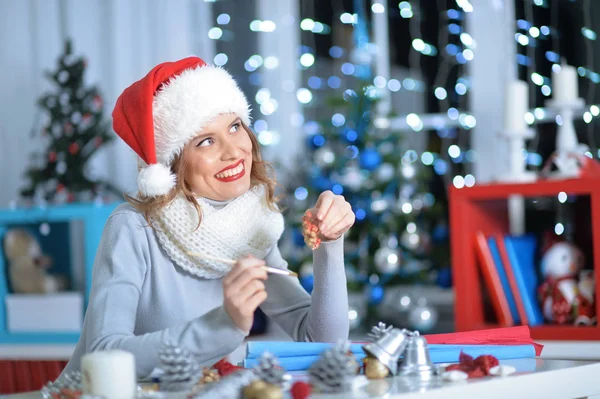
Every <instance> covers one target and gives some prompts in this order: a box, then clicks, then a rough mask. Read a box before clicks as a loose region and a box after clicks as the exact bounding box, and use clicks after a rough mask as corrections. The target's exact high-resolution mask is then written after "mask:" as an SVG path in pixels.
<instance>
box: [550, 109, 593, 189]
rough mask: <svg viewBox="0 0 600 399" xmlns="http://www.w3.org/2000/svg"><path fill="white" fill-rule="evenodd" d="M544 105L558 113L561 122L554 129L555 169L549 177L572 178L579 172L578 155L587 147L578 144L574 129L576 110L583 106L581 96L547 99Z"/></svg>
mask: <svg viewBox="0 0 600 399" xmlns="http://www.w3.org/2000/svg"><path fill="white" fill-rule="evenodd" d="M546 105H547V106H548V107H549V108H551V109H553V110H555V112H556V113H557V115H560V117H561V119H562V124H559V125H558V128H557V131H556V150H555V152H554V154H553V155H552V163H553V164H554V165H555V166H556V170H555V171H552V172H549V173H548V177H549V178H574V177H578V176H579V174H580V172H581V162H579V159H580V156H581V155H584V154H585V152H586V151H588V150H589V147H588V146H587V145H585V144H580V143H579V140H578V139H577V132H576V131H575V124H574V123H573V119H574V116H575V112H576V111H580V110H581V109H583V108H584V107H585V101H584V100H583V98H574V99H572V100H563V99H561V100H548V101H547V102H546Z"/></svg>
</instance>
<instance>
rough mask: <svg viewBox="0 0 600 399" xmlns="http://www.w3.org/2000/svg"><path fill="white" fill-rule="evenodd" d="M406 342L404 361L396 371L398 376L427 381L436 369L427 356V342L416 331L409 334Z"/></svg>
mask: <svg viewBox="0 0 600 399" xmlns="http://www.w3.org/2000/svg"><path fill="white" fill-rule="evenodd" d="M407 341H408V343H407V345H406V350H405V351H404V359H403V360H402V364H401V365H400V369H399V370H398V375H401V376H406V377H419V378H420V379H421V380H429V379H430V378H431V377H433V376H434V375H435V372H436V369H435V367H434V366H433V363H432V362H431V357H430V356H429V348H428V347H427V340H426V339H425V337H422V336H420V335H419V332H418V331H415V332H414V333H411V335H410V336H409V337H408V339H407Z"/></svg>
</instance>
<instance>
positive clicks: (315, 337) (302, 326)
mask: <svg viewBox="0 0 600 399" xmlns="http://www.w3.org/2000/svg"><path fill="white" fill-rule="evenodd" d="M265 262H266V263H267V265H269V266H272V267H279V268H287V262H286V261H285V260H284V259H283V258H282V256H281V253H280V252H279V249H278V248H277V246H275V247H274V248H273V250H272V251H271V252H270V253H269V255H267V257H266V258H265ZM313 269H314V279H315V281H314V288H313V291H312V295H309V294H308V293H307V292H306V290H305V289H304V288H303V287H302V286H301V285H300V282H299V281H298V279H296V278H293V277H289V276H282V275H277V274H269V278H268V279H267V283H266V289H267V294H268V298H267V300H266V301H265V302H264V303H263V304H262V305H261V309H262V310H263V311H264V312H265V313H266V314H267V315H268V316H269V317H270V318H271V319H273V320H274V321H275V322H276V323H277V324H278V325H279V326H280V327H281V328H282V329H283V330H284V331H285V332H286V333H287V334H288V335H290V337H292V338H293V339H294V340H295V341H314V342H336V341H338V340H340V339H347V338H348V332H349V320H348V291H347V286H346V272H345V269H344V239H343V237H342V238H340V239H338V240H336V241H332V242H325V243H322V244H321V245H320V246H319V248H318V249H317V250H315V251H314V252H313Z"/></svg>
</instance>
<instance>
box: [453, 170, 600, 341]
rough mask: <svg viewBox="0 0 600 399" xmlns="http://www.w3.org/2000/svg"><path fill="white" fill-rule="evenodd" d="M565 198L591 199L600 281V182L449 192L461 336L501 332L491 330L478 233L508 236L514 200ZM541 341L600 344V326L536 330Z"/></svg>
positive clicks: (551, 182) (598, 286) (545, 182)
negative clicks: (477, 246)
mask: <svg viewBox="0 0 600 399" xmlns="http://www.w3.org/2000/svg"><path fill="white" fill-rule="evenodd" d="M560 192H565V193H567V195H579V196H589V198H590V208H591V209H590V212H591V214H590V219H589V220H590V223H591V225H592V236H593V237H592V240H593V241H592V242H593V249H592V251H593V255H594V256H593V261H594V265H593V266H594V273H595V275H596V276H600V253H598V250H600V178H581V179H568V180H542V181H538V182H535V183H524V184H481V185H476V186H474V187H465V188H460V189H458V188H456V187H451V188H450V189H449V211H450V245H451V264H452V279H453V282H454V291H455V317H456V329H457V330H458V331H469V330H477V329H482V328H493V327H497V326H494V325H490V324H489V323H487V324H486V322H485V318H484V306H483V300H484V297H483V290H484V289H485V287H484V286H483V285H482V283H481V279H480V278H479V276H480V272H479V265H478V263H477V258H476V251H475V232H477V231H482V232H483V233H484V234H485V235H490V234H507V233H508V231H509V228H508V198H509V197H510V196H511V195H520V196H523V197H551V196H556V195H558V194H559V193H560ZM599 292H600V278H597V279H596V313H597V314H598V315H600V300H598V298H599V297H598V294H599ZM531 333H532V336H533V338H534V339H538V340H600V326H598V325H596V326H591V327H581V326H578V327H576V326H559V325H545V326H537V327H532V328H531Z"/></svg>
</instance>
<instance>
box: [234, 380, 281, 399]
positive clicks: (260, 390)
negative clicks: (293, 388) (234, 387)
mask: <svg viewBox="0 0 600 399" xmlns="http://www.w3.org/2000/svg"><path fill="white" fill-rule="evenodd" d="M243 394H244V399H283V391H282V389H281V387H278V386H277V385H273V384H268V383H266V382H264V381H262V380H256V381H253V382H251V383H250V385H248V386H246V387H244V390H243Z"/></svg>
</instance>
